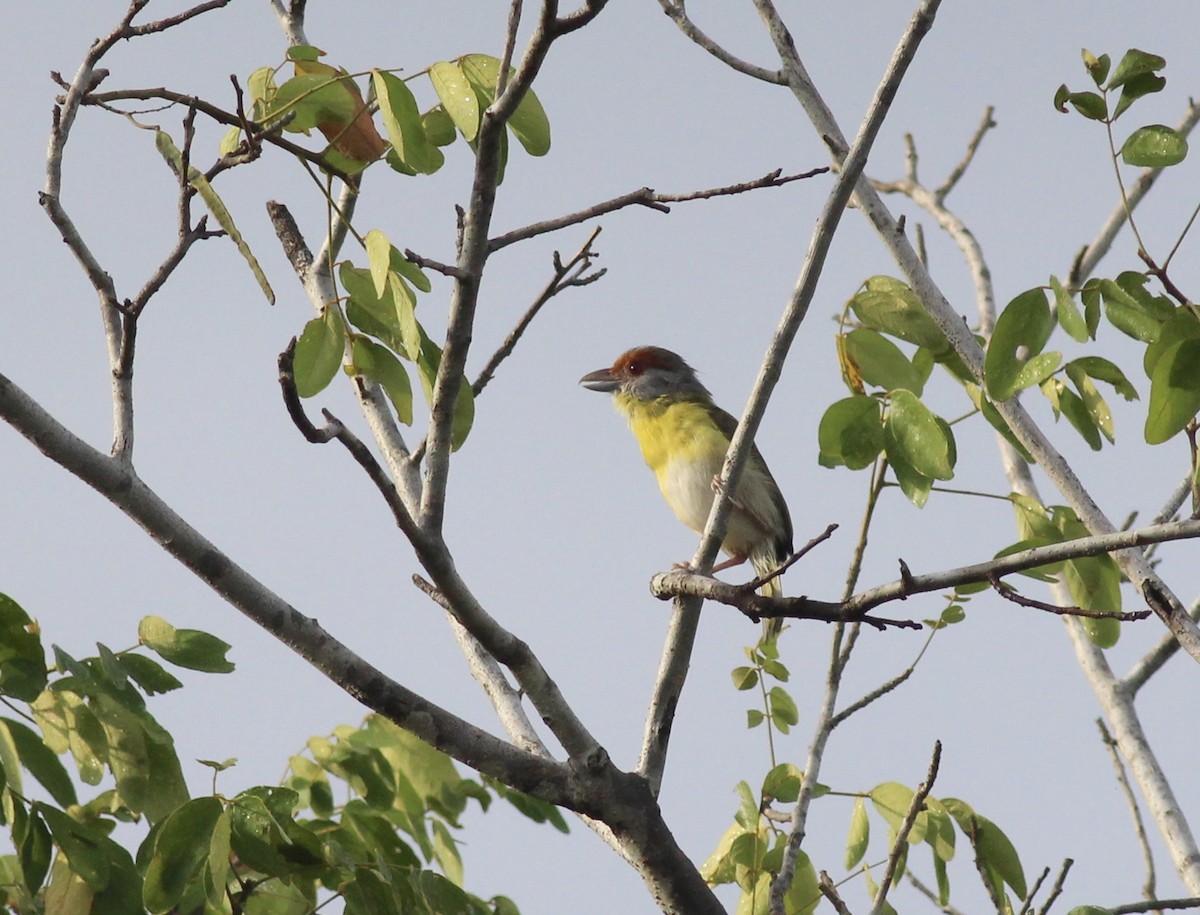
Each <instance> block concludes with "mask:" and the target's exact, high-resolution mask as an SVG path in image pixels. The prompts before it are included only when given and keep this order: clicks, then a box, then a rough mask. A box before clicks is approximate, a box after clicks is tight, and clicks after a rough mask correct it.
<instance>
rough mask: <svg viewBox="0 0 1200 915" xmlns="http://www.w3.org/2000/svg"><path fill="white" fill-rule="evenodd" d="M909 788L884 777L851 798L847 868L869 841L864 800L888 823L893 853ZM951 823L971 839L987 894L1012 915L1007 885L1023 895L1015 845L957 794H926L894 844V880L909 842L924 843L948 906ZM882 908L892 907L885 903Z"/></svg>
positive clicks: (1025, 892) (858, 859)
mask: <svg viewBox="0 0 1200 915" xmlns="http://www.w3.org/2000/svg"><path fill="white" fill-rule="evenodd" d="M914 793H915V792H914V791H913V789H912V788H909V787H907V786H906V785H902V784H900V783H899V782H884V783H883V784H880V785H876V786H875V787H874V788H872V789H871V790H870V791H868V792H867V793H866V794H865V795H859V796H857V797H856V798H855V801H854V809H853V811H852V812H851V815H850V830H849V835H848V836H847V839H846V857H845V866H846V870H847V871H852V870H854V868H856V867H859V866H860V865H861V864H862V863H863V859H864V858H865V856H866V853H867V849H868V847H869V845H870V841H871V819H870V817H869V816H868V813H867V805H866V803H865V801H866V800H867V799H869V800H870V801H871V807H872V808H873V809H874V810H875V813H876V814H877V815H878V816H879V817H880V819H882V821H883V823H884V825H886V826H887V853H888V854H893V853H896V851H897V850H896V840H897V837H898V835H899V831H900V827H901V824H902V823H903V822H904V819H905V817H906V815H907V814H908V811H909V808H910V807H911V806H912V801H913V795H914ZM956 827H957V832H960V833H962V834H963V835H964V836H965V837H966V838H967V840H968V841H969V842H970V844H971V848H972V849H973V851H974V853H975V863H976V867H977V868H978V871H979V874H980V877H981V878H982V879H983V880H984V882H985V884H986V886H987V889H988V894H989V896H991V898H992V899H993V900H998V901H999V904H1000V911H1002V912H1005V913H1009V915H1011V913H1012V912H1014V911H1015V909H1014V908H1013V904H1012V901H1011V900H1010V899H1009V897H1008V890H1011V891H1012V892H1013V893H1014V894H1015V895H1016V897H1017V898H1018V899H1021V900H1023V899H1025V898H1026V897H1027V895H1028V888H1027V886H1026V882H1025V871H1024V868H1023V867H1022V866H1021V859H1020V857H1019V856H1018V854H1017V850H1016V848H1015V847H1014V846H1013V844H1012V842H1011V841H1010V840H1009V838H1008V836H1006V835H1005V834H1004V831H1003V830H1001V829H1000V827H999V826H997V825H996V824H995V823H994V822H992V821H991V820H989V819H988V818H986V817H984V816H982V815H981V814H978V813H976V812H975V810H974V809H973V808H972V807H971V805H970V804H968V803H966V802H965V801H962V800H959V799H958V798H952V797H947V798H942V799H941V800H938V799H937V798H934V797H927V798H925V801H924V803H923V805H922V808H921V810H920V811H919V812H918V813H917V815H916V819H915V821H914V822H913V825H912V829H911V830H910V831H909V833H908V837H907V839H906V840H905V842H904V843H903V845H902V846H901V848H900V849H899V852H898V853H899V855H900V864H899V866H898V867H897V868H896V869H895V871H894V875H893V880H896V881H898V880H899V879H900V877H901V876H903V874H904V872H905V869H906V867H907V862H908V854H909V851H910V850H911V849H912V847H913V846H916V845H927V846H929V850H930V853H931V856H932V860H933V870H934V877H935V882H936V886H937V894H938V903H939V905H941V906H943V907H945V906H948V905H949V904H950V877H949V872H948V871H947V868H946V865H947V864H949V862H950V861H951V860H953V858H954V855H955V846H956ZM863 875H864V878H865V879H866V881H867V884H868V889H869V891H870V892H871V894H872V895H874V893H875V890H876V886H875V883H874V881H873V879H872V878H871V871H870V868H869V867H866V866H864V867H863ZM887 909H888V910H889V911H894V910H891V907H890V906H888V907H887Z"/></svg>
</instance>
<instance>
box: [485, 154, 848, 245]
mask: <svg viewBox="0 0 1200 915" xmlns="http://www.w3.org/2000/svg"><path fill="white" fill-rule="evenodd" d="M827 171H829V169H828V168H814V169H810V170H809V171H807V172H800V173H799V174H795V175H784V174H782V172H783V169H779V168H777V169H775V171H773V172H769V173H768V174H766V175H763V176H762V177H761V178H754V179H752V180H750V181H742V182H739V183H737V184H728V185H725V186H724V187H714V188H709V189H707V190H703V191H690V192H688V193H683V194H662V193H659V192H658V191H656V190H654V189H653V188H649V187H642V188H638V189H637V190H636V191H630V192H629V193H628V194H622V195H621V196H620V197H613V198H612V199H611V200H605V201H604V202H602V203H596V204H593V205H592V206H590V207H585V208H584V209H582V210H576V211H575V212H574V213H568V214H566V215H565V216H556V217H554V218H553V219H546V220H543V221H541V222H535V223H531V224H530V225H527V226H523V227H521V228H520V229H513V230H512V231H511V232H506V233H504V234H503V235H498V236H496V237H495V238H493V239H490V240H489V241H488V251H489V252H491V251H499V250H500V249H501V248H506V247H508V246H509V245H511V244H514V243H516V242H519V241H524V240H525V239H527V238H533V237H534V236H536V235H545V234H546V233H547V232H556V231H558V230H559V229H564V228H566V227H567V226H573V225H577V224H578V223H581V222H586V221H587V220H589V219H595V218H596V217H598V216H603V215H604V214H606V213H612V212H613V211H615V210H620V209H624V208H625V207H628V206H644V207H648V208H650V209H652V210H658V211H659V212H660V213H669V212H671V208H670V207H669V206H667V204H670V203H685V202H687V201H690V200H707V199H708V198H710V197H727V196H730V195H732V194H744V193H745V192H746V191H754V190H758V189H760V188H767V187H783V185H785V184H790V183H791V182H793V181H802V180H804V179H805V178H812V177H813V176H815V175H822V174H824V173H825V172H827Z"/></svg>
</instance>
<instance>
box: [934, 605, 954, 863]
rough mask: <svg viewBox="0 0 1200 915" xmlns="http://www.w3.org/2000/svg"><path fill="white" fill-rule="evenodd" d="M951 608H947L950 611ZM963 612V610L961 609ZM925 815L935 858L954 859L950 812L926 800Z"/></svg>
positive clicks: (944, 860) (940, 859)
mask: <svg viewBox="0 0 1200 915" xmlns="http://www.w3.org/2000/svg"><path fill="white" fill-rule="evenodd" d="M949 609H950V608H947V610H949ZM959 609H960V610H961V608H959ZM925 814H926V816H927V817H928V820H929V828H928V829H927V830H926V831H925V841H926V842H927V843H928V844H929V847H930V848H932V849H933V855H934V858H935V859H936V860H938V861H941V862H943V863H944V862H946V861H950V860H952V859H953V858H954V822H953V820H952V819H951V817H950V813H949V811H947V810H946V808H945V807H944V806H942V803H941V801H939V800H938V799H937V798H933V797H927V798H925Z"/></svg>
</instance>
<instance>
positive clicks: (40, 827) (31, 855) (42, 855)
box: [13, 809, 54, 893]
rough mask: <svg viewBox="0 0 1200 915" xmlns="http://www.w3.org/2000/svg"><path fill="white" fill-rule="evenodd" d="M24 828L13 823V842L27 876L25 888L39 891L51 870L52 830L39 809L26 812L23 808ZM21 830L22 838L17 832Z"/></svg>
mask: <svg viewBox="0 0 1200 915" xmlns="http://www.w3.org/2000/svg"><path fill="white" fill-rule="evenodd" d="M20 816H21V818H22V819H23V823H22V824H21V825H22V828H21V829H20V830H18V828H17V823H15V822H14V823H13V844H14V845H16V846H17V857H18V858H19V860H20V863H21V873H22V875H23V876H24V878H25V889H27V890H28V891H29V892H30V893H37V891H38V890H39V889H40V888H41V886H42V881H44V880H45V879H46V874H47V873H48V872H49V871H50V858H51V856H52V855H53V853H54V845H53V843H52V842H51V840H50V830H49V829H47V828H46V823H45V821H44V820H43V819H42V818H41V816H40V815H38V813H37V811H31V812H30V813H28V814H26V813H25V812H24V810H23V809H22V810H21V815H20ZM18 832H20V833H21V835H20V839H19V840H18V838H17V833H18Z"/></svg>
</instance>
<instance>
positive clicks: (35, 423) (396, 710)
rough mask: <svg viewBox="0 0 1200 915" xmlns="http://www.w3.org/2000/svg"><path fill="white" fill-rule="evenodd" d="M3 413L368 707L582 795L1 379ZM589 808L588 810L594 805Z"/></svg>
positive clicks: (560, 798)
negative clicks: (282, 586)
mask: <svg viewBox="0 0 1200 915" xmlns="http://www.w3.org/2000/svg"><path fill="white" fill-rule="evenodd" d="M0 417H3V419H4V420H5V421H6V422H8V423H9V424H10V425H11V426H12V427H13V428H15V429H16V430H17V431H18V432H19V433H21V434H22V435H23V436H25V438H27V439H28V440H29V441H30V442H31V443H32V444H33V445H35V446H36V447H37V448H38V449H39V450H41V451H42V453H43V454H45V455H46V456H47V457H48V458H50V459H51V460H52V461H54V462H55V463H57V464H59V465H61V466H62V467H64V468H65V469H66V470H68V471H69V472H71V473H72V474H74V475H75V476H77V477H79V479H81V480H82V481H83V482H85V483H87V484H88V485H89V486H91V487H92V488H93V489H95V490H96V491H97V492H99V493H100V494H101V495H102V496H104V497H105V498H106V499H107V500H108V501H109V502H111V503H112V504H113V505H115V506H116V507H117V508H119V509H120V510H121V511H122V512H124V513H125V514H126V515H128V516H129V517H130V518H131V519H132V520H133V521H134V522H136V523H137V524H138V525H139V526H140V527H142V529H143V530H145V531H146V533H147V534H148V535H149V536H150V537H151V538H152V539H153V540H154V541H155V542H156V543H158V545H159V546H161V547H162V548H163V549H164V550H165V551H166V552H167V553H168V554H170V555H171V556H173V557H174V558H175V559H177V560H178V561H179V562H180V563H181V564H182V565H183V566H185V567H186V568H188V569H190V570H191V571H192V572H193V573H194V574H195V575H196V576H197V577H198V578H199V579H200V580H201V581H203V582H204V583H205V584H207V585H208V586H209V587H210V588H212V590H213V591H215V592H216V593H217V594H218V595H220V596H221V597H222V598H223V599H224V600H225V601H227V602H228V603H229V604H231V605H232V606H234V607H236V608H237V609H238V610H240V611H241V612H242V613H243V614H244V615H245V616H247V617H248V618H249V619H250V620H252V621H253V622H254V623H256V624H257V625H259V626H260V627H262V628H263V629H264V630H266V631H267V632H269V633H270V634H271V635H273V636H274V637H275V638H276V639H278V640H279V641H280V642H282V643H283V644H284V645H287V646H288V647H289V648H291V649H292V650H293V651H294V652H295V653H296V654H298V655H299V656H300V657H302V658H304V659H305V660H306V661H308V662H309V663H310V664H311V665H312V666H313V667H315V668H316V669H317V670H319V671H320V672H321V673H322V674H324V675H325V676H326V677H328V678H329V679H330V680H332V681H333V682H334V683H336V684H337V685H338V686H340V687H341V688H342V689H344V690H345V691H346V692H347V693H349V694H350V695H351V696H353V697H354V698H356V699H358V700H359V701H360V702H362V703H363V704H364V705H365V706H367V707H368V708H371V709H373V710H375V711H377V712H380V713H381V714H383V715H385V716H387V717H388V718H389V719H391V720H392V721H395V722H396V723H397V724H399V725H401V726H402V727H404V728H405V729H406V730H408V731H411V732H412V733H414V734H416V735H417V736H418V737H420V738H421V739H422V740H424V741H426V742H427V743H429V744H430V745H432V746H435V747H437V748H438V749H440V750H442V751H443V752H445V753H448V754H449V755H450V756H453V757H454V758H455V759H457V760H459V761H460V762H462V763H464V764H465V765H468V766H470V767H471V768H473V769H477V770H478V771H480V772H484V773H486V774H488V775H492V776H494V777H495V778H498V779H500V780H501V781H502V782H504V783H505V784H507V785H511V786H512V787H515V788H518V789H519V790H521V791H526V792H528V793H531V794H534V795H535V796H537V797H541V798H543V799H544V800H549V801H550V802H551V803H556V804H558V803H563V802H564V801H567V800H570V799H571V798H572V796H574V794H575V789H574V786H573V785H572V782H571V777H570V775H569V773H568V772H567V770H566V769H565V768H564V767H562V766H561V765H559V764H556V763H551V762H548V761H546V760H543V759H540V758H538V757H536V756H533V755H531V754H529V753H526V752H524V751H522V750H518V749H516V748H515V747H512V746H510V745H509V744H507V743H505V742H504V741H501V740H499V739H497V738H496V737H493V736H492V735H490V734H488V733H486V732H485V731H483V730H481V729H479V728H477V727H475V726H474V725H472V724H470V723H469V722H467V721H464V720H463V719H461V718H459V717H457V716H456V715H453V714H452V713H450V712H448V711H446V710H445V709H442V708H440V707H438V706H436V705H434V704H433V703H431V702H429V701H428V700H426V699H424V698H423V697H421V696H420V695H418V694H416V693H414V692H412V691H411V690H408V689H406V688H405V687H403V686H401V685H400V684H398V683H396V682H395V681H393V680H392V679H391V678H389V677H387V676H386V675H384V674H383V673H382V672H380V671H379V670H377V669H375V668H374V667H373V666H371V665H370V664H369V663H368V662H367V661H365V660H364V659H363V658H361V657H359V656H358V655H356V654H355V653H354V652H352V651H351V650H350V649H349V648H347V647H346V646H345V645H343V644H342V643H341V642H339V641H338V640H337V639H335V638H334V637H333V636H332V635H330V634H329V633H328V632H326V631H325V630H324V629H323V628H321V626H320V625H319V624H318V623H317V622H316V620H314V619H311V618H309V617H307V616H304V615H303V614H301V613H300V612H299V611H297V610H296V609H295V608H294V607H293V606H291V605H290V604H288V603H287V602H286V601H284V600H283V599H282V598H281V597H279V596H278V595H277V594H275V593H274V592H273V591H271V590H270V589H268V588H267V587H266V586H264V585H263V584H261V583H260V582H259V581H258V580H257V579H255V578H254V577H253V576H251V575H250V574H249V573H247V572H246V571H245V570H244V569H242V568H241V567H240V566H238V565H237V564H236V563H234V562H233V561H232V560H231V559H229V558H228V557H227V556H226V555H225V554H224V553H222V552H221V551H220V550H219V549H218V548H217V547H216V546H215V545H214V544H213V543H211V542H210V541H209V540H207V539H205V538H204V537H203V535H201V534H200V533H199V532H198V531H196V530H195V528H193V527H191V526H190V525H189V524H188V523H187V522H186V521H184V519H183V518H181V517H180V516H179V515H178V514H176V513H175V512H174V511H173V510H172V509H171V508H170V507H169V506H168V505H167V504H166V503H165V502H163V501H162V499H161V498H159V496H158V495H157V494H156V493H155V492H154V491H153V490H151V489H150V487H148V486H147V485H146V484H145V483H144V482H142V480H141V479H140V478H139V477H138V476H137V474H136V473H135V472H134V471H133V469H132V468H130V467H128V466H126V465H124V464H122V463H121V462H119V461H117V460H115V459H113V458H111V457H109V456H107V455H104V454H102V453H100V452H99V451H97V450H96V449H94V448H92V447H91V446H90V445H88V444H87V443H86V442H84V441H82V440H81V439H79V438H78V437H76V436H75V435H74V434H73V433H72V432H70V430H68V429H67V428H66V427H64V426H62V425H61V424H60V423H59V422H58V421H57V420H55V419H54V418H53V417H52V416H51V415H50V414H48V413H47V412H46V411H45V410H43V409H42V408H41V407H40V406H39V405H38V404H37V403H36V402H34V400H33V399H32V398H30V397H29V396H28V395H27V394H26V393H25V392H24V391H22V390H21V389H20V388H19V387H18V386H17V385H16V384H14V383H13V382H12V381H10V380H9V379H8V378H7V377H5V376H3V375H0ZM580 801H581V799H580V798H579V797H577V796H576V797H575V800H574V801H572V802H571V803H568V804H567V806H571V807H572V809H575V805H576V804H578V803H580ZM582 805H583V806H584V807H590V804H588V803H587V802H586V801H584V802H583V804H582Z"/></svg>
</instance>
